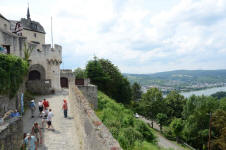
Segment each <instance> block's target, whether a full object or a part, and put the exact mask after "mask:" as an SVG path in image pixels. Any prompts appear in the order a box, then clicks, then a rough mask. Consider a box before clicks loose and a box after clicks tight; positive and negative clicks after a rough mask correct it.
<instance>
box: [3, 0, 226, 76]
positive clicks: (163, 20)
mask: <svg viewBox="0 0 226 150" xmlns="http://www.w3.org/2000/svg"><path fill="white" fill-rule="evenodd" d="M0 3H1V5H0V13H2V14H3V15H4V16H5V17H7V18H8V19H14V20H19V19H20V18H21V17H26V9H27V0H20V1H18V0H0ZM29 3H30V12H31V19H32V20H35V21H39V22H40V23H41V24H42V25H43V26H44V28H45V30H46V32H47V34H46V43H50V17H51V16H53V23H54V25H53V30H54V43H58V44H61V45H62V46H63V64H62V65H61V68H64V69H66V68H70V69H74V68H77V67H81V68H84V67H85V65H86V63H87V61H88V60H90V59H92V58H93V56H94V55H96V56H97V57H99V58H106V59H109V60H111V61H112V62H113V63H114V64H115V65H117V66H118V67H119V69H120V70H121V71H122V72H126V73H153V72H160V71H169V70H176V69H226V0H158V1H157V0H64V1H62V0H48V1H47V0H38V1H37V0H29Z"/></svg>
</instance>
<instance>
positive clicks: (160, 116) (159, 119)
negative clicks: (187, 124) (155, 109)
mask: <svg viewBox="0 0 226 150" xmlns="http://www.w3.org/2000/svg"><path fill="white" fill-rule="evenodd" d="M156 121H157V123H158V124H159V126H160V131H161V132H162V126H163V125H166V123H167V115H166V114H163V113H158V114H157V116H156Z"/></svg>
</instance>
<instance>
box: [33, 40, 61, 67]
mask: <svg viewBox="0 0 226 150" xmlns="http://www.w3.org/2000/svg"><path fill="white" fill-rule="evenodd" d="M29 45H30V46H31V47H32V48H33V51H32V53H31V59H32V58H33V59H32V60H34V58H35V60H37V59H39V60H42V61H47V63H48V64H52V65H60V64H61V63H62V47H61V46H60V45H57V44H55V45H54V47H53V48H52V47H51V44H43V45H42V47H41V48H40V47H39V46H38V45H36V44H34V43H29ZM44 59H45V60H44Z"/></svg>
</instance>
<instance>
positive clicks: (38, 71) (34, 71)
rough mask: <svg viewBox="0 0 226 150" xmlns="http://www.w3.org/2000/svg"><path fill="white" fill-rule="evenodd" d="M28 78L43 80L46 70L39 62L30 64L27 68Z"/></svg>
mask: <svg viewBox="0 0 226 150" xmlns="http://www.w3.org/2000/svg"><path fill="white" fill-rule="evenodd" d="M28 79H29V80H45V79H46V72H45V68H44V67H43V66H42V65H40V64H35V65H32V66H31V67H30V68H29V76H28Z"/></svg>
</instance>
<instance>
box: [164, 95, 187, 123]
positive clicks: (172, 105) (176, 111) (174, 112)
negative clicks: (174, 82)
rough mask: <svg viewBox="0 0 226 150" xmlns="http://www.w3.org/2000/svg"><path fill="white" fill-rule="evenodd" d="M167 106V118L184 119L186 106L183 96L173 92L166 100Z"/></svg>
mask: <svg viewBox="0 0 226 150" xmlns="http://www.w3.org/2000/svg"><path fill="white" fill-rule="evenodd" d="M165 104H166V106H167V116H168V117H169V119H172V118H174V117H176V118H181V117H182V112H183V108H184V105H185V98H184V96H183V95H180V94H179V93H178V92H176V91H171V92H170V93H169V94H168V95H167V96H166V98H165Z"/></svg>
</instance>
